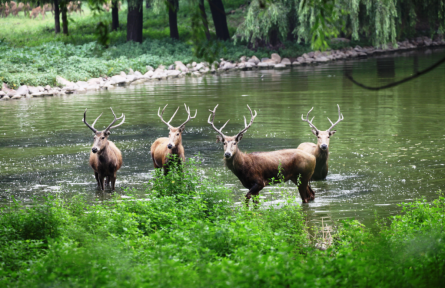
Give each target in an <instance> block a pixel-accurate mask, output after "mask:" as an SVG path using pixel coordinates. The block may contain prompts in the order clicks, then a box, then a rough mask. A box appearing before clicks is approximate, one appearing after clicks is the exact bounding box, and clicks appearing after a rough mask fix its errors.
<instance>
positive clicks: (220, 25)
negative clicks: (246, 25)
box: [208, 0, 230, 41]
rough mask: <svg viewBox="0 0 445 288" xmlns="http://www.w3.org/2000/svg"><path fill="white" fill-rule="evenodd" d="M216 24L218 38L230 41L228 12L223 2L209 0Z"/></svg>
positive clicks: (220, 0)
mask: <svg viewBox="0 0 445 288" xmlns="http://www.w3.org/2000/svg"><path fill="white" fill-rule="evenodd" d="M208 1H209V5H210V11H211V12H212V18H213V23H214V24H215V30H216V37H218V39H220V40H224V41H225V40H229V39H230V35H229V28H228V27H227V19H226V12H225V11H224V5H223V3H222V0H208Z"/></svg>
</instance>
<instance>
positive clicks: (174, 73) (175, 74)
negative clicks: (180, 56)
mask: <svg viewBox="0 0 445 288" xmlns="http://www.w3.org/2000/svg"><path fill="white" fill-rule="evenodd" d="M179 74H181V71H179V70H168V71H167V76H169V77H171V78H176V77H178V75H179Z"/></svg>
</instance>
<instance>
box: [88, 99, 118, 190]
mask: <svg viewBox="0 0 445 288" xmlns="http://www.w3.org/2000/svg"><path fill="white" fill-rule="evenodd" d="M110 109H111V112H112V113H113V115H114V120H113V121H112V122H111V124H110V125H108V127H107V128H105V130H103V131H98V130H97V129H96V128H94V125H95V124H96V122H97V120H99V118H100V116H102V113H101V114H100V115H99V117H97V118H96V120H94V122H93V125H90V124H88V122H87V121H86V118H87V109H85V112H84V113H83V119H82V122H83V123H85V125H86V126H87V127H88V128H90V129H91V130H92V131H93V132H94V144H93V147H92V148H91V152H90V160H89V164H90V166H91V168H93V170H94V176H95V177H96V181H97V185H98V188H99V190H102V191H103V190H105V184H107V186H108V187H110V181H111V190H114V188H115V183H116V173H117V171H118V170H119V169H120V168H121V166H122V154H121V151H120V150H119V149H118V148H117V147H116V145H114V143H113V142H111V141H109V140H108V136H110V133H111V132H110V130H111V129H114V128H116V127H119V126H121V125H122V124H124V122H125V115H124V114H122V116H121V117H119V118H116V114H114V111H113V109H112V108H111V107H110ZM122 118H123V119H122ZM121 119H122V122H121V123H119V124H117V125H114V126H113V124H114V123H116V121H118V120H121ZM105 177H106V183H104V179H105Z"/></svg>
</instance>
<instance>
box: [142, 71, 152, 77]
mask: <svg viewBox="0 0 445 288" xmlns="http://www.w3.org/2000/svg"><path fill="white" fill-rule="evenodd" d="M153 74H154V72H153V70H149V71H148V72H147V73H145V74H144V77H146V78H151V77H152V76H153Z"/></svg>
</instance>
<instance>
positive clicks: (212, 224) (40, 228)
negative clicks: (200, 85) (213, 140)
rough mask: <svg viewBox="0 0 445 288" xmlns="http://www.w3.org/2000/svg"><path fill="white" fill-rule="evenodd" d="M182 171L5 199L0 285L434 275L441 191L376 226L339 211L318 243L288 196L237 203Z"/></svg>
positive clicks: (369, 281)
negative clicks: (95, 191)
mask: <svg viewBox="0 0 445 288" xmlns="http://www.w3.org/2000/svg"><path fill="white" fill-rule="evenodd" d="M183 171H184V172H178V173H184V178H178V177H177V176H175V174H174V173H173V174H169V175H167V176H163V175H162V174H161V173H159V174H158V175H157V177H156V180H154V183H152V184H151V185H150V186H149V188H148V190H147V194H149V196H148V198H149V199H141V200H127V201H122V200H119V199H118V198H117V197H116V198H114V199H113V200H112V201H108V202H104V203H98V202H95V203H87V202H86V201H85V199H84V198H83V197H82V196H78V197H75V198H74V199H72V200H70V201H69V202H66V201H62V200H60V199H54V198H50V197H49V198H47V199H46V200H45V202H44V203H43V204H42V205H35V206H33V207H29V208H25V207H23V206H22V205H21V204H20V203H16V204H15V205H14V206H13V207H10V208H6V209H4V210H3V211H2V213H1V216H0V285H1V286H2V287H25V286H27V287H36V286H41V287H47V286H53V287H93V286H95V287H301V286H307V287H339V286H340V287H350V286H354V287H376V286H379V287H438V286H440V285H441V284H442V283H443V281H444V280H445V279H444V275H445V261H444V259H445V244H444V235H445V234H444V228H443V227H444V225H443V224H444V223H443V220H444V212H445V198H444V197H442V196H441V197H439V198H438V199H437V200H435V201H434V202H433V203H427V202H426V201H424V200H421V201H417V202H413V203H409V204H404V207H403V213H402V214H401V215H398V216H396V217H393V218H392V219H391V220H392V223H391V224H390V225H389V226H385V225H380V226H379V231H378V232H377V233H371V231H370V230H369V229H368V228H366V227H363V225H362V224H360V223H359V222H357V221H354V220H350V221H344V222H343V225H342V227H341V228H339V230H338V232H337V233H336V235H335V236H334V244H333V245H332V246H331V247H330V248H329V249H327V250H326V251H319V250H317V249H315V248H313V245H312V242H311V241H310V237H309V234H308V231H307V228H306V225H305V221H304V215H303V212H302V210H301V208H300V206H299V205H295V203H294V202H293V200H288V202H287V203H286V205H283V206H282V207H274V206H269V207H261V208H260V209H250V210H249V209H245V208H244V207H234V206H233V203H232V201H231V200H230V199H231V196H230V192H231V191H229V190H228V189H227V188H224V187H223V186H220V185H218V184H216V183H215V182H214V181H213V180H208V179H206V178H204V177H203V176H201V174H200V173H199V171H198V169H197V168H196V165H195V164H190V165H187V167H185V168H184V170H183ZM181 179H184V180H181ZM173 181H175V183H176V182H177V181H179V183H178V185H177V186H176V185H172V184H175V183H172V182H173ZM172 186H174V187H175V188H174V189H171V187H172ZM178 187H179V188H178ZM166 192H170V193H169V194H168V196H166ZM295 196H297V195H294V197H293V199H295V198H296V197H295ZM297 197H298V196H297Z"/></svg>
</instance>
